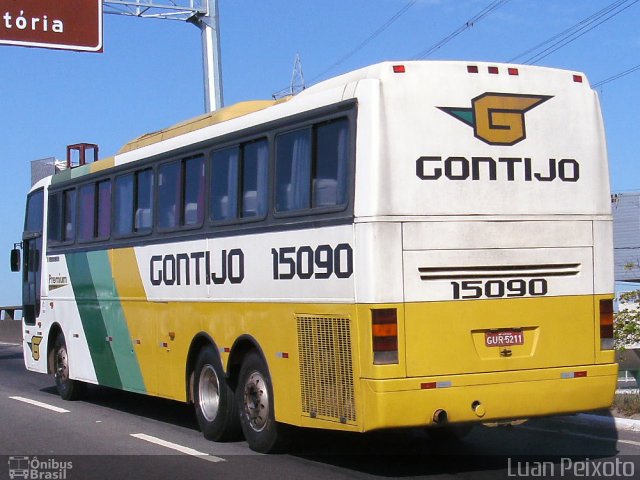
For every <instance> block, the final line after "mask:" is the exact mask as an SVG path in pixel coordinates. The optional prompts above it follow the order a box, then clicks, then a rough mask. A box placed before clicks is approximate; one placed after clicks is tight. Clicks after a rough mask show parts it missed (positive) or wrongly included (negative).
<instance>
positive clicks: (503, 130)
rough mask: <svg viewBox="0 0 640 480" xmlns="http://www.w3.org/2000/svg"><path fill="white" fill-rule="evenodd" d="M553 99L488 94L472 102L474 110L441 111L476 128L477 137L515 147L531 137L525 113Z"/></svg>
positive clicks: (475, 134) (449, 108)
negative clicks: (526, 124) (528, 135)
mask: <svg viewBox="0 0 640 480" xmlns="http://www.w3.org/2000/svg"><path fill="white" fill-rule="evenodd" d="M550 98H553V97H551V96H548V95H522V94H516V93H492V92H486V93H483V94H482V95H479V96H477V97H476V98H474V99H473V100H471V108H459V107H437V108H439V109H440V110H442V111H443V112H446V113H448V114H449V115H451V116H452V117H454V118H456V119H458V120H460V121H461V122H463V123H466V124H467V125H469V126H470V127H473V132H474V136H475V137H476V138H477V139H479V140H482V141H483V142H485V143H488V144H489V145H515V144H516V143H518V142H520V141H522V140H524V139H525V138H526V136H527V134H526V128H525V121H524V114H525V113H526V112H528V111H529V110H531V109H533V108H535V107H537V106H538V105H540V104H542V103H544V102H546V101H547V100H549V99H550Z"/></svg>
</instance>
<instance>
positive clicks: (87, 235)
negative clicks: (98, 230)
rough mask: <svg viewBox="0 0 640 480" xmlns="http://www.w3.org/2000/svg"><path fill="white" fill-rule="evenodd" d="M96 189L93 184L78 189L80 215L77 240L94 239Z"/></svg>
mask: <svg viewBox="0 0 640 480" xmlns="http://www.w3.org/2000/svg"><path fill="white" fill-rule="evenodd" d="M95 199H96V187H95V184H93V183H92V184H90V185H83V186H82V187H80V205H82V208H81V209H80V215H79V218H78V239H79V240H92V239H93V238H94V237H95V214H96V205H95Z"/></svg>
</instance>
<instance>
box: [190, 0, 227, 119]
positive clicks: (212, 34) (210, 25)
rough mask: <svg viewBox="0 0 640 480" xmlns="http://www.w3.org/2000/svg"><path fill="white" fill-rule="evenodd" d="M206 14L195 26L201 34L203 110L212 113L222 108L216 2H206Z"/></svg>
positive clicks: (208, 0)
mask: <svg viewBox="0 0 640 480" xmlns="http://www.w3.org/2000/svg"><path fill="white" fill-rule="evenodd" d="M206 4H207V12H206V13H205V14H203V15H198V16H197V19H196V22H195V24H196V26H198V28H200V31H201V32H202V65H203V70H204V109H205V112H214V111H216V110H219V109H220V108H222V105H223V103H222V102H223V100H222V62H221V58H220V21H219V19H220V15H219V13H218V0H206Z"/></svg>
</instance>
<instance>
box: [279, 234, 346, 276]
mask: <svg viewBox="0 0 640 480" xmlns="http://www.w3.org/2000/svg"><path fill="white" fill-rule="evenodd" d="M271 255H272V258H273V279H274V280H292V279H293V278H296V277H297V278H300V279H302V280H309V279H310V278H315V279H326V278H331V276H333V275H335V276H336V277H337V278H349V277H351V275H353V249H352V248H351V245H349V244H348V243H341V244H339V245H336V246H335V247H332V246H331V245H319V246H318V247H316V248H313V247H310V246H306V245H305V246H302V247H297V248H296V247H281V248H272V249H271Z"/></svg>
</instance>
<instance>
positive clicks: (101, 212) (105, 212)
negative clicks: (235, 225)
mask: <svg viewBox="0 0 640 480" xmlns="http://www.w3.org/2000/svg"><path fill="white" fill-rule="evenodd" d="M97 211H98V238H108V237H109V236H110V235H111V180H105V181H103V182H99V183H98V208H97Z"/></svg>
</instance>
